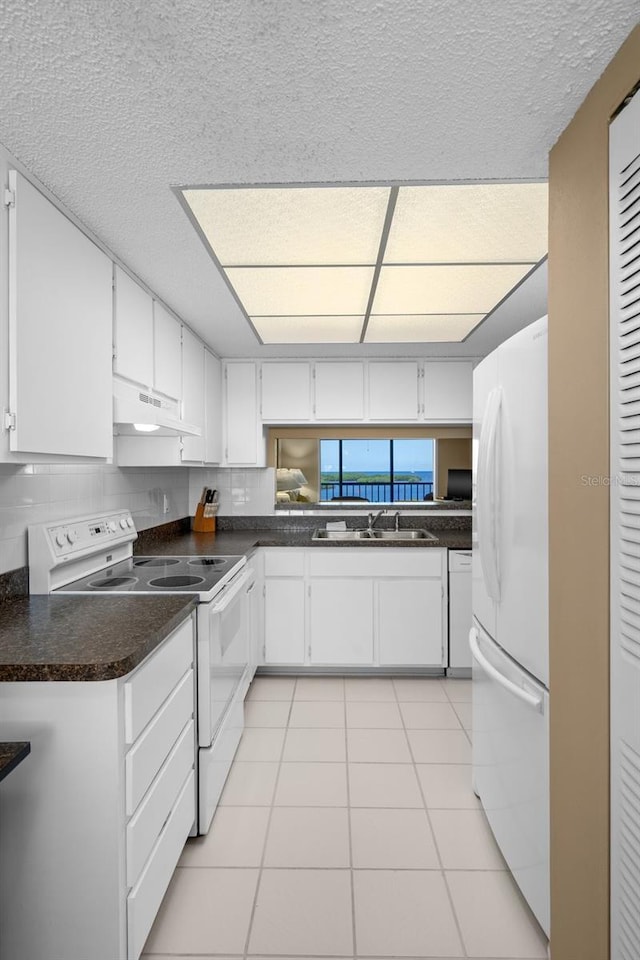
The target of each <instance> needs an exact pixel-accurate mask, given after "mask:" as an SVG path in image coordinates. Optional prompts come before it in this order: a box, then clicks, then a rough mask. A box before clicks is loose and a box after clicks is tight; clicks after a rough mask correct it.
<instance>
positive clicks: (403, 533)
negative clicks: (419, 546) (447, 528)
mask: <svg viewBox="0 0 640 960" xmlns="http://www.w3.org/2000/svg"><path fill="white" fill-rule="evenodd" d="M311 539H312V540H396V541H398V542H400V543H401V542H402V541H403V540H405V541H406V540H437V539H438V538H437V537H434V535H433V534H432V533H429V531H428V530H422V529H416V530H370V531H369V530H314V532H313V536H312V538H311Z"/></svg>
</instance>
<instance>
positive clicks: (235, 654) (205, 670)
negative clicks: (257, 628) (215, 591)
mask: <svg viewBox="0 0 640 960" xmlns="http://www.w3.org/2000/svg"><path fill="white" fill-rule="evenodd" d="M254 583H255V580H254V574H253V571H252V570H250V569H247V568H243V569H242V571H241V572H240V573H238V574H236V576H235V577H234V578H233V580H231V581H229V583H228V584H227V586H226V587H225V589H224V590H223V591H222V592H221V593H220V594H219V595H218V597H216V598H215V599H214V600H212V601H211V602H210V603H201V604H200V605H199V606H198V729H199V735H198V736H199V743H200V746H201V747H209V746H211V744H212V743H213V741H214V739H215V736H216V731H217V730H218V728H219V726H220V724H221V723H222V720H223V719H224V716H225V714H226V712H227V710H228V709H229V706H230V705H231V702H232V700H233V699H234V697H240V696H243V695H244V693H245V692H246V690H244V691H242V690H241V689H240V688H241V687H242V686H243V685H245V686H246V685H248V679H247V678H248V675H249V655H250V634H251V620H250V597H249V594H250V592H251V590H252V589H253V586H254Z"/></svg>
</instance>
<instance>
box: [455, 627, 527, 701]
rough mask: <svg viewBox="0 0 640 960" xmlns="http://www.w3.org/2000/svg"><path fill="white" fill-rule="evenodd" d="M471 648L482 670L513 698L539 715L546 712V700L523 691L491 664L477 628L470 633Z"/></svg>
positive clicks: (473, 628)
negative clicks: (485, 653) (484, 652)
mask: <svg viewBox="0 0 640 960" xmlns="http://www.w3.org/2000/svg"><path fill="white" fill-rule="evenodd" d="M469 646H470V647H471V653H472V654H473V656H474V657H475V659H476V660H477V661H478V663H479V664H480V666H481V668H482V669H483V670H484V672H485V673H488V674H489V676H490V677H491V678H492V679H493V680H495V681H496V683H499V684H500V686H501V687H503V688H504V689H505V690H507V691H508V692H509V693H510V694H512V696H514V697H517V698H518V699H519V700H523V701H524V702H525V703H527V704H528V705H529V706H530V707H533V709H534V710H537V711H538V713H543V712H544V700H543V698H542V697H541V696H537V695H536V694H535V693H529V691H528V690H523V689H522V687H519V686H518V684H517V683H514V682H513V681H512V680H508V679H507V677H505V676H504V674H502V673H500V671H499V670H497V669H496V668H495V667H494V665H493V664H492V663H489V661H488V660H487V658H486V657H485V655H484V654H483V653H482V651H481V650H480V645H479V643H478V631H477V630H476V628H475V627H471V630H470V631H469Z"/></svg>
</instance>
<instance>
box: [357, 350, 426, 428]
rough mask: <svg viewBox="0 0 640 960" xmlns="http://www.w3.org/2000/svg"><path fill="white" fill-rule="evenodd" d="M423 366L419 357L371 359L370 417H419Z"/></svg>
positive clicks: (392, 420)
mask: <svg viewBox="0 0 640 960" xmlns="http://www.w3.org/2000/svg"><path fill="white" fill-rule="evenodd" d="M419 373H420V370H419V367H418V362H417V361H416V360H379V361H378V360H370V361H369V390H368V399H369V411H368V412H369V419H370V420H376V421H387V420H388V421H391V422H394V423H398V422H400V421H403V420H411V421H413V420H417V419H418V416H419V413H420V407H419V398H418V388H419Z"/></svg>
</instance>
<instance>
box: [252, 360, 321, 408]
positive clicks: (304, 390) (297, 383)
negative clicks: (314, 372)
mask: <svg viewBox="0 0 640 960" xmlns="http://www.w3.org/2000/svg"><path fill="white" fill-rule="evenodd" d="M261 380H262V395H261V403H260V409H261V412H262V419H263V420H269V421H276V422H278V423H292V422H294V421H302V422H304V421H308V420H310V419H311V364H310V363H309V362H308V361H301V362H297V361H295V362H291V363H286V362H284V361H282V362H281V361H278V360H275V361H271V360H269V361H265V362H264V363H263V364H262V368H261Z"/></svg>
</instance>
